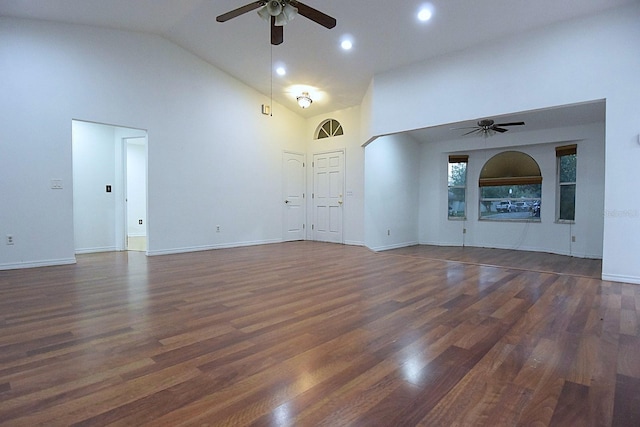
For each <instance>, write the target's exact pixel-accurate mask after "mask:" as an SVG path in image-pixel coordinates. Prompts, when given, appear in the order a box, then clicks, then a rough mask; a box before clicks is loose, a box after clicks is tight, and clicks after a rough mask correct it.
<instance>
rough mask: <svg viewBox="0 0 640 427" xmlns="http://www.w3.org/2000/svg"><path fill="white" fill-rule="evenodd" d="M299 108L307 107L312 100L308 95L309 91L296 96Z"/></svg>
mask: <svg viewBox="0 0 640 427" xmlns="http://www.w3.org/2000/svg"><path fill="white" fill-rule="evenodd" d="M296 100H297V101H298V105H299V106H300V108H309V106H310V105H311V103H312V102H313V100H312V99H311V97H310V96H309V92H302V95H300V96H298V97H296Z"/></svg>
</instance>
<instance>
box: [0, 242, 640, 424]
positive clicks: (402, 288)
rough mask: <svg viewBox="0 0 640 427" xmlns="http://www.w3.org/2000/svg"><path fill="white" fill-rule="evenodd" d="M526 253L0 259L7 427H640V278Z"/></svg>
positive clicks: (347, 251)
mask: <svg viewBox="0 0 640 427" xmlns="http://www.w3.org/2000/svg"><path fill="white" fill-rule="evenodd" d="M485 251H488V253H490V251H491V250H485ZM487 256H488V255H487ZM519 262H520V267H519V268H508V267H493V266H487V265H480V264H474V263H470V262H452V261H444V260H439V259H432V258H429V257H424V256H415V254H413V255H412V254H407V255H400V254H398V253H397V252H395V251H392V252H389V253H386V252H382V253H373V252H371V251H369V250H367V249H365V248H361V247H353V246H342V245H333V244H324V243H317V242H291V243H283V244H273V245H265V246H254V247H247V248H236V249H225V250H216V251H207V252H199V253H190V254H180V255H170V256H158V257H145V255H144V254H142V253H139V252H129V253H126V252H121V253H105V254H88V255H82V256H79V257H78V264H77V265H68V266H58V267H46V268H37V269H27V270H12V271H0V425H7V426H36V425H46V426H67V425H77V426H102V425H116V426H137V425H149V426H181V425H189V426H191V425H194V426H218V425H220V426H347V425H348V426H374V425H375V426H454V425H458V426H521V425H522V426H525V425H527V426H529V425H540V426H545V425H550V426H638V425H640V356H639V355H640V328H639V326H638V323H639V318H638V313H639V309H640V287H638V286H634V285H627V284H621V283H612V282H604V281H601V280H598V279H597V278H593V277H589V275H588V274H582V273H579V274H573V273H572V272H571V271H565V272H564V273H562V274H558V273H554V272H549V271H547V270H546V269H545V270H544V271H543V272H540V271H533V270H527V269H526V267H525V266H526V265H527V264H526V255H522V254H521V256H520V261H519ZM532 262H533V263H534V264H535V263H536V262H540V261H539V260H535V259H534V260H532ZM588 268H590V267H587V269H588ZM575 271H580V270H579V267H576V270H575Z"/></svg>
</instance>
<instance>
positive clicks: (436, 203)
mask: <svg viewBox="0 0 640 427" xmlns="http://www.w3.org/2000/svg"><path fill="white" fill-rule="evenodd" d="M570 143H576V144H577V145H578V161H577V182H576V218H575V223H573V224H567V223H557V222H556V220H555V217H556V192H557V186H556V154H555V147H557V146H562V145H566V144H570ZM505 150H516V151H521V152H523V153H526V154H528V155H530V156H531V157H532V158H533V159H534V160H535V161H536V162H537V163H538V165H539V166H540V171H541V173H542V205H541V215H540V222H512V221H488V220H483V221H480V220H479V219H478V218H479V211H478V210H479V197H480V195H479V187H478V180H479V177H480V172H481V170H482V167H483V166H484V164H485V163H486V162H487V161H488V160H489V159H490V158H492V157H493V156H494V155H496V154H498V153H500V152H503V151H505ZM451 153H460V154H462V153H463V154H468V155H469V163H468V166H467V168H468V169H467V220H466V221H460V220H449V219H448V218H447V206H448V200H447V162H448V155H449V154H451ZM420 158H421V167H420V183H421V187H420V238H419V239H420V243H422V244H433V245H451V246H461V245H463V244H464V245H466V246H478V247H491V248H503V249H521V250H530V251H541V252H552V253H558V254H563V255H572V256H578V257H589V258H602V234H603V224H604V219H603V215H602V211H603V205H604V123H595V124H591V125H584V126H575V127H569V128H559V129H549V130H545V131H536V132H517V133H512V134H508V133H507V134H504V135H497V136H495V137H492V138H488V139H484V138H464V139H458V140H452V141H446V142H440V143H424V144H422V146H421V154H420ZM463 228H466V230H467V232H466V234H463ZM571 236H575V238H576V239H575V240H576V241H575V242H572V239H571Z"/></svg>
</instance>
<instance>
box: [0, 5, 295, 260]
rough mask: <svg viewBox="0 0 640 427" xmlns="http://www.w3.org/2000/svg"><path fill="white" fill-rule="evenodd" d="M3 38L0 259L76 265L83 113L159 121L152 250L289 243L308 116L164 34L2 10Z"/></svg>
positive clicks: (153, 144)
mask: <svg viewBox="0 0 640 427" xmlns="http://www.w3.org/2000/svg"><path fill="white" fill-rule="evenodd" d="M0 40H2V43H0V69H1V70H2V79H0V93H2V94H3V96H2V101H0V129H1V132H2V138H1V141H2V142H1V145H0V178H1V179H0V192H1V194H2V201H1V202H0V203H2V205H1V208H0V235H2V236H4V235H6V234H12V235H13V236H14V238H15V245H13V246H7V245H4V244H3V245H0V268H16V267H24V266H36V265H46V264H61V263H69V262H74V260H75V256H74V238H73V236H74V231H73V198H72V186H71V182H72V168H71V163H72V161H71V159H72V157H71V154H72V153H71V121H72V119H80V120H86V121H92V122H98V123H113V124H118V125H120V126H126V127H131V128H138V129H146V130H148V138H149V141H150V142H149V147H148V166H149V169H148V189H149V192H148V197H149V204H148V209H149V210H148V220H149V222H148V224H147V225H148V231H149V240H148V249H149V253H150V254H160V253H168V252H181V251H190V250H199V249H208V248H215V247H226V246H235V245H242V244H251V243H267V242H274V241H280V240H281V239H282V232H281V230H282V212H281V198H282V194H281V193H282V188H281V187H282V186H281V182H282V175H281V168H282V165H281V153H282V151H283V150H292V151H305V148H306V146H305V141H304V140H303V139H302V138H301V135H304V132H305V126H306V121H305V120H304V119H302V118H301V117H300V116H298V115H296V114H294V113H293V112H291V111H290V110H287V109H285V108H283V107H282V106H280V105H278V104H274V106H273V117H270V116H265V115H262V114H261V112H260V106H261V104H263V103H268V99H267V98H266V97H264V96H263V95H260V94H258V93H257V92H255V91H253V90H251V89H249V88H248V87H246V86H245V85H243V84H242V83H240V82H238V81H237V80H235V79H234V78H232V77H230V76H229V75H227V74H225V73H223V72H221V71H220V70H218V69H216V68H214V67H212V66H211V65H209V64H206V63H205V62H203V61H201V60H200V59H198V58H196V57H195V56H193V55H191V54H190V53H188V52H186V51H184V50H183V49H181V48H179V47H177V46H175V45H173V44H172V43H170V42H168V41H166V40H164V39H162V38H160V37H156V36H151V35H146V34H140V33H130V32H123V31H115V30H107V29H99V28H93V27H84V26H72V25H64V24H53V23H47V22H40V21H28V20H17V19H12V18H4V17H3V18H0ZM18 142H19V143H18ZM51 179H60V180H62V182H63V189H62V190H52V189H50V181H51ZM215 225H220V226H221V232H219V233H216V231H215Z"/></svg>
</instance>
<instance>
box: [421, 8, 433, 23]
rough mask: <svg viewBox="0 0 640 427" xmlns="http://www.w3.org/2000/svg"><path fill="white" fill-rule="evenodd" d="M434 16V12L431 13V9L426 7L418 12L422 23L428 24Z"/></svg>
mask: <svg viewBox="0 0 640 427" xmlns="http://www.w3.org/2000/svg"><path fill="white" fill-rule="evenodd" d="M432 15H433V12H431V8H429V7H427V6H425V7H423V8H422V9H420V11H418V19H419V20H420V21H422V22H427V21H428V20H429V19H431V16H432Z"/></svg>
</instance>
